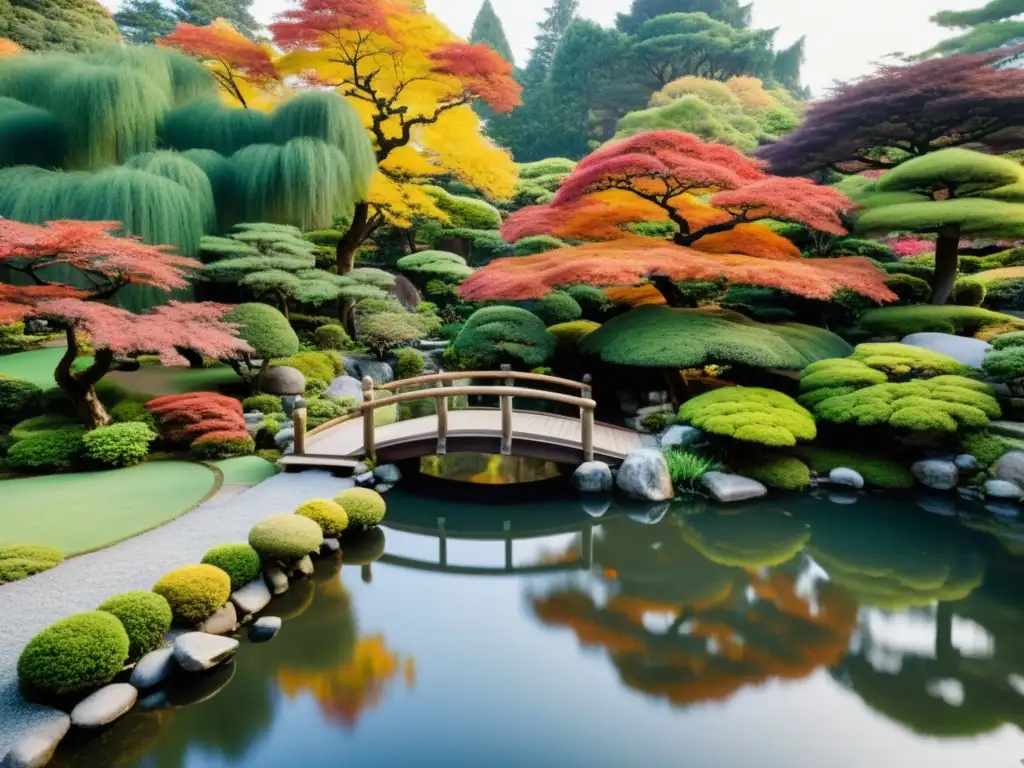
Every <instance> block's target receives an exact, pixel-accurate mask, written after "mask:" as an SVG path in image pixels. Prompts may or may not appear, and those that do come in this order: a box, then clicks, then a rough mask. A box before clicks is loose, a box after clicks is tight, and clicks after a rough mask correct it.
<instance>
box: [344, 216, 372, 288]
mask: <svg viewBox="0 0 1024 768" xmlns="http://www.w3.org/2000/svg"><path fill="white" fill-rule="evenodd" d="M369 220H370V204H369V203H367V202H362V203H357V204H356V208H355V211H353V213H352V224H351V226H350V227H349V228H348V231H347V232H346V233H345V234H344V235H342V236H341V237H340V238H338V247H337V249H336V257H337V260H338V274H339V275H347V274H349V273H350V272H351V271H352V270H353V269H354V268H355V265H356V249H358V248H359V246H360V245H362V244H363V240H365V239H366V228H367V224H368V223H369Z"/></svg>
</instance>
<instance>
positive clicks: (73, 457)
mask: <svg viewBox="0 0 1024 768" xmlns="http://www.w3.org/2000/svg"><path fill="white" fill-rule="evenodd" d="M84 435H85V432H84V430H82V429H81V428H80V427H66V428H64V429H58V430H54V431H50V432H43V433H40V434H38V435H33V436H30V437H27V438H25V439H24V440H19V441H18V442H16V443H15V444H14V445H13V446H11V448H10V450H8V451H7V456H6V457H5V459H4V461H5V462H6V464H7V466H8V467H10V468H11V469H16V470H21V471H29V472H57V471H59V470H64V469H71V468H72V467H74V466H75V465H76V464H77V463H78V462H79V461H81V459H82V457H83V456H84V454H85V441H84Z"/></svg>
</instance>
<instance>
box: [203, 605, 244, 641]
mask: <svg viewBox="0 0 1024 768" xmlns="http://www.w3.org/2000/svg"><path fill="white" fill-rule="evenodd" d="M237 626H238V611H236V610H235V604H234V603H232V602H227V603H225V604H224V605H222V606H221V607H220V608H218V609H217V611H216V612H215V613H214V614H213V615H212V616H211V617H210V618H208V619H207V620H206V621H204V622H203V623H202V624H200V625H199V631H200V632H205V633H206V634H208V635H226V634H227V633H228V632H234V631H235V627H237Z"/></svg>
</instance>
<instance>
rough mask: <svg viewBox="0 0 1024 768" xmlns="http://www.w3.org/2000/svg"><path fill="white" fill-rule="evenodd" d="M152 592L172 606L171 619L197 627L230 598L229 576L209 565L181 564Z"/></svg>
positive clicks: (166, 575)
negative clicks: (196, 625)
mask: <svg viewBox="0 0 1024 768" xmlns="http://www.w3.org/2000/svg"><path fill="white" fill-rule="evenodd" d="M153 591H154V592H156V593H157V594H158V595H161V596H162V597H164V598H165V599H166V600H167V602H168V604H170V606H171V612H172V613H173V614H174V620H175V621H178V622H180V623H182V624H188V625H193V624H198V623H199V622H201V621H204V620H205V619H208V618H209V617H210V616H212V615H213V614H214V613H215V612H216V611H217V610H219V609H220V608H221V607H222V606H223V605H224V603H226V602H227V601H228V598H229V597H230V596H231V577H230V576H228V574H226V573H225V572H224V571H222V570H221V569H220V568H217V567H215V566H212V565H205V564H201V565H184V566H182V567H181V568H176V569H175V570H173V571H171V572H170V573H167V574H164V575H163V576H161V577H160V580H159V581H158V582H157V583H156V584H154V585H153Z"/></svg>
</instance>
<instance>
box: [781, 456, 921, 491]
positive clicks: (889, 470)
mask: <svg viewBox="0 0 1024 768" xmlns="http://www.w3.org/2000/svg"><path fill="white" fill-rule="evenodd" d="M799 454H800V458H802V459H803V460H804V461H806V462H807V463H808V465H809V466H810V467H811V469H813V470H814V471H815V472H817V473H818V474H820V475H827V474H828V473H829V472H831V471H832V470H833V469H836V468H838V467H846V468H848V469H852V470H854V471H855V472H857V473H858V474H860V476H861V477H863V478H864V481H865V482H866V483H868V484H869V485H876V486H878V487H880V488H911V487H913V485H914V483H915V482H916V481H915V479H914V475H913V473H912V472H911V471H910V470H909V469H908V468H907V467H905V466H903V465H902V464H900V463H899V462H896V461H893V460H892V459H888V458H885V457H883V456H868V455H866V454H862V453H855V452H853V451H838V450H831V449H828V448H819V447H818V446H805V447H801V448H800V449H799Z"/></svg>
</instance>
